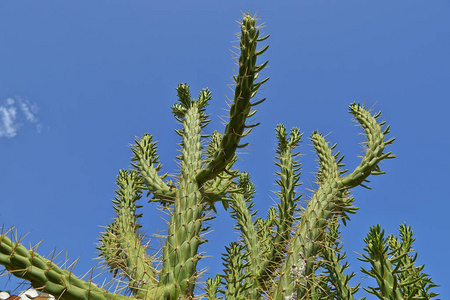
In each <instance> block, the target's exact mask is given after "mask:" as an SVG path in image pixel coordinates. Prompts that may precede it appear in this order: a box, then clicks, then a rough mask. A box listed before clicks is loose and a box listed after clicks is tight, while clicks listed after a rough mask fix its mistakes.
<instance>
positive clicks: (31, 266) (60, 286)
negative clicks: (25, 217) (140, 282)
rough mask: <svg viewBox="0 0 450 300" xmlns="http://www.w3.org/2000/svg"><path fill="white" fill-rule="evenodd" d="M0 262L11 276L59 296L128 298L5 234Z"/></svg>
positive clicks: (105, 299)
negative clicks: (94, 282) (60, 264)
mask: <svg viewBox="0 0 450 300" xmlns="http://www.w3.org/2000/svg"><path fill="white" fill-rule="evenodd" d="M0 264H1V265H3V266H4V267H5V268H6V269H7V270H8V272H9V273H11V274H13V275H14V276H16V277H19V278H22V279H25V280H28V281H29V282H30V283H31V285H32V286H33V287H34V288H35V289H37V290H39V291H42V292H44V293H49V294H52V295H54V296H55V297H57V298H58V299H62V300H66V299H67V300H75V299H86V300H87V299H99V300H101V299H103V300H108V299H117V300H121V299H128V297H125V296H122V295H116V294H112V293H110V292H108V291H106V290H104V289H102V288H99V287H97V286H96V285H95V284H93V283H92V282H88V281H84V280H82V279H80V278H78V277H77V276H75V275H74V274H73V273H72V272H71V271H68V270H64V269H61V268H60V267H58V266H57V265H56V264H55V263H53V262H52V261H50V260H48V259H45V258H43V257H42V256H40V255H39V254H38V253H36V251H35V249H31V250H27V249H26V248H25V247H24V246H22V245H21V244H20V243H18V242H13V241H12V240H11V239H9V238H8V237H7V235H6V234H2V235H0Z"/></svg>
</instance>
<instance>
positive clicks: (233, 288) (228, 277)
mask: <svg viewBox="0 0 450 300" xmlns="http://www.w3.org/2000/svg"><path fill="white" fill-rule="evenodd" d="M225 249H226V251H227V254H226V255H225V256H224V257H223V260H224V266H225V268H226V269H225V276H224V278H225V285H226V287H227V289H226V290H225V299H227V300H244V299H255V298H252V297H248V289H249V288H250V286H249V283H248V282H247V280H248V277H249V275H248V273H247V272H245V268H246V267H247V264H248V263H244V259H245V257H244V254H243V251H244V247H243V246H242V245H241V244H239V243H236V242H233V243H231V244H230V247H229V248H228V247H225ZM247 261H248V260H247Z"/></svg>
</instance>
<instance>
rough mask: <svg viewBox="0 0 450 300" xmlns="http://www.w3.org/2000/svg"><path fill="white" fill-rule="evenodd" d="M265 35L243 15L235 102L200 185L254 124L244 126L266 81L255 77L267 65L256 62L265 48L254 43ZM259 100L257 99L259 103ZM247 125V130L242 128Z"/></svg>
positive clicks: (225, 161)
mask: <svg viewBox="0 0 450 300" xmlns="http://www.w3.org/2000/svg"><path fill="white" fill-rule="evenodd" d="M264 39H265V38H259V30H258V27H257V26H256V21H255V19H254V18H252V17H251V16H250V15H248V14H247V15H246V16H245V17H244V18H243V21H242V24H241V35H240V38H239V41H240V56H239V74H238V75H237V76H234V80H235V82H236V88H235V93H234V102H233V103H232V105H231V108H230V120H229V122H228V124H227V125H226V127H225V133H224V135H223V138H222V141H221V146H220V149H218V150H217V151H216V153H215V154H214V157H213V159H212V160H211V161H209V162H208V163H207V164H206V165H205V166H203V167H202V169H201V171H200V172H198V174H197V181H198V182H199V184H200V185H201V184H203V183H204V182H206V181H208V180H210V179H213V178H214V177H216V176H217V174H220V173H221V172H222V171H223V170H224V169H225V168H226V166H227V165H228V164H229V163H230V161H231V160H232V158H233V156H234V155H235V151H236V149H237V148H238V147H242V145H239V142H240V140H241V138H242V137H244V136H245V135H247V134H248V133H249V132H250V131H251V129H252V127H254V126H256V125H246V124H245V122H246V120H247V118H249V117H251V116H253V115H254V113H255V112H256V111H251V107H252V106H255V105H257V103H250V100H251V99H252V98H254V97H255V95H256V92H257V90H258V89H259V88H260V87H261V85H262V84H263V83H264V82H266V81H267V80H268V78H267V79H264V80H262V81H260V82H258V83H256V82H255V80H256V79H257V77H258V74H259V72H261V71H262V70H263V69H264V67H265V66H266V65H267V62H265V63H263V64H261V65H259V66H258V65H256V59H257V57H258V56H259V55H261V54H263V53H264V52H265V51H266V49H267V47H268V46H266V47H265V48H263V49H261V50H259V51H257V50H256V46H257V43H258V42H259V41H262V40H264ZM260 102H262V101H259V102H258V103H260ZM246 128H247V131H246V132H244V130H245V129H246Z"/></svg>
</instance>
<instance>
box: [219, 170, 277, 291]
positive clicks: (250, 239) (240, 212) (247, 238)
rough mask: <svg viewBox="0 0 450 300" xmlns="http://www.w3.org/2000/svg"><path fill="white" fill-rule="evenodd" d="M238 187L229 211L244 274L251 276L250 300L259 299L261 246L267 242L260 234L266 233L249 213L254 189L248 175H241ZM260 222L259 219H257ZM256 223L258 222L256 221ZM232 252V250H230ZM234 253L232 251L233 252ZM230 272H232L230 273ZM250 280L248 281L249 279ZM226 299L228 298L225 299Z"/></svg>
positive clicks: (262, 249) (261, 263)
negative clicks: (243, 260) (239, 241)
mask: <svg viewBox="0 0 450 300" xmlns="http://www.w3.org/2000/svg"><path fill="white" fill-rule="evenodd" d="M238 187H239V188H240V191H239V192H237V193H230V196H231V199H232V201H231V206H230V207H231V209H232V214H231V216H232V218H234V219H236V220H237V224H236V226H235V228H236V229H238V230H239V231H240V232H241V236H242V240H243V244H244V250H245V253H246V257H247V261H248V263H247V268H246V270H245V271H246V272H247V273H246V274H248V275H249V276H250V274H251V281H252V284H251V291H250V292H251V295H250V298H251V299H258V298H260V292H261V286H260V284H259V279H260V275H261V266H262V265H263V263H264V261H265V259H266V255H267V253H266V252H267V251H266V248H265V247H264V246H263V243H265V242H268V241H269V239H268V237H265V239H264V237H262V236H261V235H262V234H265V233H268V231H265V229H266V228H265V226H264V225H263V226H260V227H262V228H260V230H257V228H256V227H255V226H256V224H257V223H258V222H255V223H256V224H255V223H254V222H253V220H252V218H253V217H254V216H255V215H256V212H251V210H252V207H253V206H254V203H253V201H252V198H253V194H254V193H255V189H254V186H253V184H252V183H251V182H250V178H249V175H248V173H241V175H240V178H239V184H238ZM259 220H260V221H262V220H261V219H259ZM257 221H258V220H257ZM231 249H232V250H233V249H234V248H231ZM233 251H234V250H233ZM230 272H232V271H230ZM249 280H250V279H249ZM226 299H228V298H226Z"/></svg>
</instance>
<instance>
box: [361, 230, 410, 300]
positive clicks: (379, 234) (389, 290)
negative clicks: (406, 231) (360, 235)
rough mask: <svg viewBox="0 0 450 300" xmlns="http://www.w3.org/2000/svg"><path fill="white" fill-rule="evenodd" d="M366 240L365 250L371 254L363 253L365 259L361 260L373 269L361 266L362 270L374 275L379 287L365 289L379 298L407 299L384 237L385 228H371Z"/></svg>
mask: <svg viewBox="0 0 450 300" xmlns="http://www.w3.org/2000/svg"><path fill="white" fill-rule="evenodd" d="M364 242H365V243H366V245H367V246H366V248H364V250H365V251H366V252H367V253H368V254H369V255H363V257H364V259H360V260H362V261H365V262H369V263H370V264H371V266H372V268H371V270H366V269H364V268H361V270H362V272H363V273H365V274H367V275H369V276H372V277H374V278H375V279H376V281H377V283H378V288H373V287H370V288H369V289H366V288H364V289H365V290H366V291H368V292H369V293H371V294H373V295H375V296H377V297H378V298H379V299H393V300H401V299H405V298H403V293H402V291H401V287H400V286H399V281H398V279H397V276H396V274H395V273H396V272H397V270H396V269H395V266H393V264H392V262H391V260H390V259H389V257H388V250H389V247H388V245H387V242H386V240H385V238H384V230H381V227H380V225H377V226H372V227H371V228H370V231H369V233H368V234H367V237H366V238H364Z"/></svg>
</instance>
